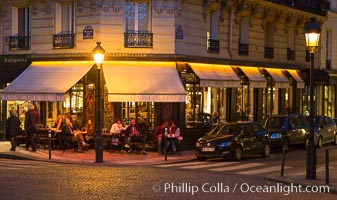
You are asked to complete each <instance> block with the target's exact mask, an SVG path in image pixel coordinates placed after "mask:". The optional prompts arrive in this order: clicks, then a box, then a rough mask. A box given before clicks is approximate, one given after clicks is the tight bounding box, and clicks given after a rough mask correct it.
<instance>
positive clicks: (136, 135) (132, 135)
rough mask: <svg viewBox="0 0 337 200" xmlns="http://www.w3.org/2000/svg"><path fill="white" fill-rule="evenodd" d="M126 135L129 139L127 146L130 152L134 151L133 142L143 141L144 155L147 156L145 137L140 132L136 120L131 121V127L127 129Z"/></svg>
mask: <svg viewBox="0 0 337 200" xmlns="http://www.w3.org/2000/svg"><path fill="white" fill-rule="evenodd" d="M125 133H126V135H127V137H128V139H127V144H128V145H129V146H130V152H131V151H132V142H133V141H135V140H141V142H142V154H144V155H146V154H147V153H146V151H145V137H144V136H143V135H142V134H141V133H140V132H139V127H138V125H137V124H136V121H135V120H134V119H132V120H130V125H129V126H128V127H127V128H126V130H125ZM137 142H138V141H137Z"/></svg>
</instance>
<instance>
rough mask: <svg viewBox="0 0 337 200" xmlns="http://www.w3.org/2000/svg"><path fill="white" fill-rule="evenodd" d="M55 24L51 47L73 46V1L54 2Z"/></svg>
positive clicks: (63, 47)
mask: <svg viewBox="0 0 337 200" xmlns="http://www.w3.org/2000/svg"><path fill="white" fill-rule="evenodd" d="M55 13H56V25H55V32H56V34H54V35H53V48H56V49H69V48H74V45H75V34H74V24H75V23H74V19H75V16H74V13H75V11H74V3H72V2H65V3H56V12H55Z"/></svg>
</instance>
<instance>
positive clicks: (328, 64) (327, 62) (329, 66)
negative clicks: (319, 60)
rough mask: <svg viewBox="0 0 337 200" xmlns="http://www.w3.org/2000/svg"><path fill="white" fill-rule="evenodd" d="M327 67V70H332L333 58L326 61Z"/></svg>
mask: <svg viewBox="0 0 337 200" xmlns="http://www.w3.org/2000/svg"><path fill="white" fill-rule="evenodd" d="M325 69H326V70H331V60H330V59H326V61H325Z"/></svg>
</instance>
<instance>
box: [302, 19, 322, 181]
mask: <svg viewBox="0 0 337 200" xmlns="http://www.w3.org/2000/svg"><path fill="white" fill-rule="evenodd" d="M304 31H305V42H306V46H307V48H308V51H309V53H310V60H311V67H310V112H309V124H310V131H309V143H308V146H307V158H306V179H310V180H316V161H317V155H316V146H315V142H314V137H315V133H314V86H315V82H314V74H313V71H314V55H315V52H316V49H317V47H318V42H319V36H320V32H321V28H320V26H319V25H318V24H317V23H316V18H311V19H310V22H309V23H308V24H307V25H306V26H305V30H304Z"/></svg>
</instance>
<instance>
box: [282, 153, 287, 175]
mask: <svg viewBox="0 0 337 200" xmlns="http://www.w3.org/2000/svg"><path fill="white" fill-rule="evenodd" d="M286 150H287V149H286V147H283V149H282V165H281V176H283V175H284V165H285V162H286Z"/></svg>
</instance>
